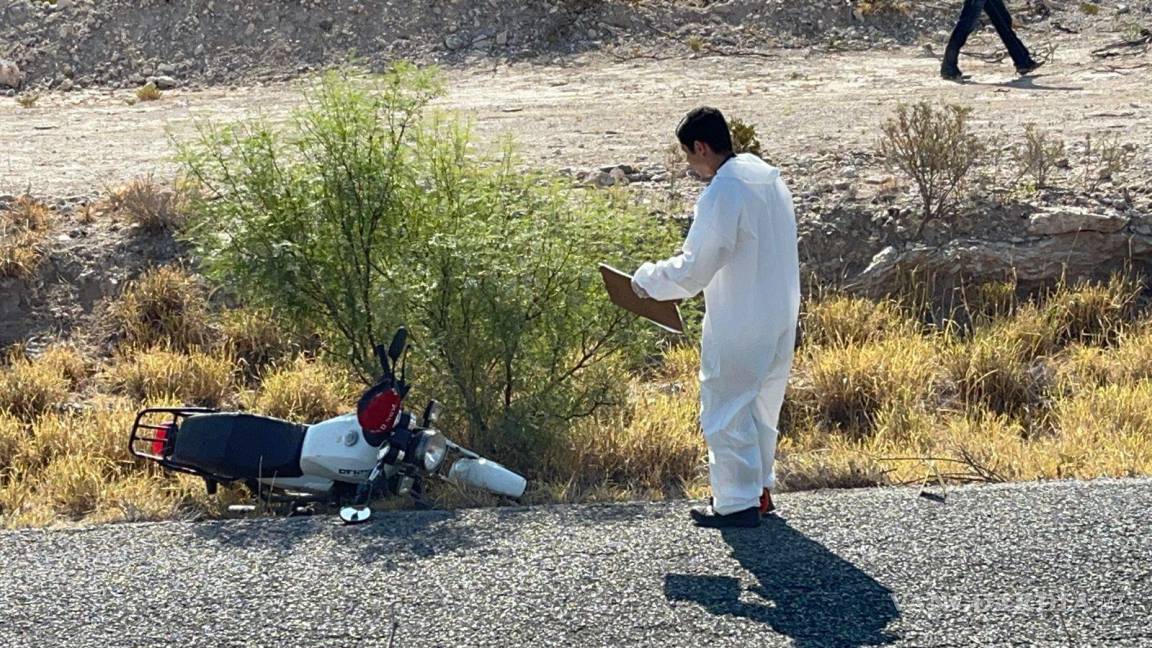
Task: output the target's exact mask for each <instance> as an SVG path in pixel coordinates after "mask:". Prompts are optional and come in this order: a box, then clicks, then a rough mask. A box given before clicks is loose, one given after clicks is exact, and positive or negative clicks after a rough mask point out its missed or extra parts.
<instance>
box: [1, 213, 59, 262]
mask: <svg viewBox="0 0 1152 648" xmlns="http://www.w3.org/2000/svg"><path fill="white" fill-rule="evenodd" d="M54 220H55V215H54V214H53V212H52V210H51V209H49V208H48V206H47V205H45V204H44V203H42V202H40V201H38V200H36V199H35V198H32V197H31V196H20V197H19V198H17V199H16V200H15V201H14V202H13V203H11V204H10V205H8V206H7V207H6V208H4V209H0V278H5V277H16V278H20V277H27V276H28V275H30V274H32V272H33V271H35V270H36V268H37V266H38V265H39V263H40V259H41V258H42V257H43V255H44V247H45V243H46V241H47V238H48V232H49V231H50V230H51V229H52V224H53V221H54Z"/></svg>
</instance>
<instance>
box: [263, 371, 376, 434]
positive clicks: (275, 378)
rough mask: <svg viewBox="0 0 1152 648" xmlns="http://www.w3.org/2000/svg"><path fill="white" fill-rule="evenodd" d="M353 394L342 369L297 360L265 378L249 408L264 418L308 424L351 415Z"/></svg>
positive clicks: (352, 384) (354, 387)
mask: <svg viewBox="0 0 1152 648" xmlns="http://www.w3.org/2000/svg"><path fill="white" fill-rule="evenodd" d="M357 393H358V387H357V386H356V385H355V384H354V383H353V381H352V379H351V377H350V376H349V375H348V373H347V372H345V371H343V370H342V369H339V368H337V367H334V366H332V365H329V364H326V363H323V362H317V361H310V360H304V359H298V360H296V361H295V362H293V363H291V364H288V365H285V366H283V367H280V368H279V369H277V370H275V371H273V372H271V373H270V374H269V375H268V376H267V377H265V378H264V382H263V384H262V385H261V386H260V389H259V390H258V391H257V392H256V394H255V395H254V396H253V398H252V399H251V402H250V406H251V408H252V409H253V410H255V411H257V412H260V413H263V414H267V415H268V416H275V417H278V418H283V419H291V420H296V421H300V422H308V423H311V422H315V421H320V420H323V419H326V418H330V417H332V416H336V415H338V414H345V413H347V412H350V411H352V406H353V404H354V399H355V397H356V395H357Z"/></svg>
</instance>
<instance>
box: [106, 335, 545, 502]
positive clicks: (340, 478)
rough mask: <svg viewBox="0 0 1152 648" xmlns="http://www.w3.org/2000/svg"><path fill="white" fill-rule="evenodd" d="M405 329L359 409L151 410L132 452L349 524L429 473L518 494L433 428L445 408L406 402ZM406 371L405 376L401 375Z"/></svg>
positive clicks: (506, 473)
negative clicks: (319, 509)
mask: <svg viewBox="0 0 1152 648" xmlns="http://www.w3.org/2000/svg"><path fill="white" fill-rule="evenodd" d="M407 339H408V334H407V331H406V330H405V329H403V328H401V329H400V330H398V331H397V332H396V335H395V336H394V337H393V338H392V343H391V344H390V345H389V347H388V349H387V351H385V349H384V348H383V347H382V346H377V347H376V349H375V351H376V356H377V358H378V359H379V361H380V366H381V368H382V369H383V376H382V378H381V379H380V381H379V382H377V383H376V384H375V385H373V386H372V387H370V388H369V389H368V390H367V391H365V392H364V394H363V396H361V398H360V400H359V402H358V403H357V407H356V412H355V413H350V414H345V415H342V416H337V417H335V418H332V419H328V420H326V421H321V422H319V423H315V424H312V425H304V424H300V423H294V422H291V421H285V420H281V419H277V418H272V417H269V416H260V415H256V414H249V413H245V412H221V411H218V410H213V409H206V408H199V407H151V408H146V409H143V410H141V411H140V412H139V413H137V415H136V421H135V423H134V424H133V426H132V433H131V436H130V439H129V442H128V445H129V450H130V452H131V453H132V454H133V455H134V456H136V457H140V458H143V459H147V460H151V461H155V462H156V463H158V464H160V465H161V466H163V467H164V468H166V469H168V470H172V471H176V472H182V473H188V474H192V475H197V476H199V477H202V478H203V479H204V483H205V487H206V488H207V490H208V493H209V494H215V493H216V490H217V487H218V485H219V484H231V483H234V482H240V483H242V484H245V485H246V486H247V487H248V488H249V489H250V490H251V491H252V492H253V493H254V494H255V495H256V496H257V497H259V498H261V499H262V500H263V501H265V502H267V503H273V502H279V503H285V504H289V505H290V506H291V507H292V509H293V510H295V508H296V507H297V506H298V505H301V504H308V503H315V502H321V503H330V504H334V505H337V506H340V507H341V508H340V518H341V519H342V520H343V521H344V522H345V523H348V524H358V523H361V522H366V521H367V520H368V519H369V518H370V517H371V515H372V511H371V509H370V508H369V504H370V503H371V502H372V501H373V500H374V499H376V498H377V497H380V496H384V495H391V494H395V495H410V496H413V497H415V498H417V499H419V498H420V497H421V495H422V493H423V491H424V484H425V481H426V480H427V479H429V478H436V479H442V480H445V481H447V482H451V483H454V484H457V485H460V486H470V487H474V488H479V489H483V490H486V491H489V492H491V493H495V494H498V495H504V496H507V497H510V498H518V497H520V496H521V495H523V493H524V488H525V486H526V485H527V483H526V481H525V479H524V478H523V477H521V476H520V475H518V474H516V473H515V472H513V471H511V470H509V469H507V468H505V467H504V466H501V465H500V464H498V463H496V462H494V461H490V460H488V459H485V458H484V457H481V456H480V455H478V454H476V453H474V452H472V451H470V450H467V449H465V448H462V447H460V446H458V445H456V444H455V443H453V442H451V441H449V440H448V438H447V437H445V436H444V434H443V433H442V432H441V431H440V430H438V429H436V427H435V425H436V421H437V418H438V417H439V414H440V409H441V408H440V405H439V403H437V402H436V401H431V402H429V403H428V406H427V407H426V408H425V409H424V412H423V415H422V416H420V417H419V418H417V417H416V416H415V415H414V414H412V413H411V412H408V411H405V410H404V408H403V402H404V398H405V397H406V396H407V395H408V391H409V389H410V385H409V384H408V382H407V380H406V374H407V371H406V368H407V362H406V361H404V362H403V363H402V359H403V358H405V357H406V352H407V349H408V344H407ZM396 367H401V370H400V374H399V375H397V374H396V372H395V370H394V369H395V368H396Z"/></svg>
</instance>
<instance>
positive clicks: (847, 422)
mask: <svg viewBox="0 0 1152 648" xmlns="http://www.w3.org/2000/svg"><path fill="white" fill-rule="evenodd" d="M938 347H939V342H938V340H936V339H934V338H930V337H923V336H919V335H914V336H905V337H901V338H890V339H887V340H883V341H880V342H873V343H866V344H863V345H859V346H849V347H839V348H827V349H821V348H819V347H816V348H811V349H803V350H802V353H801V354H800V355H799V356H798V358H797V361H796V365H795V367H794V371H793V380H792V382H791V389H790V390H789V391H790V393H789V400H790V402H789V417H788V420H789V421H790V422H791V423H792V424H793V425H794V426H804V425H812V426H815V427H818V428H821V429H828V430H836V431H839V432H840V433H842V434H845V435H847V436H849V437H864V436H868V435H869V434H870V433H871V430H872V427H873V421H874V418H875V416H876V414H878V413H879V412H880V411H881V410H882V409H884V408H885V407H890V406H900V407H918V406H922V405H924V404H926V403H928V402H930V401H931V399H932V398H933V396H934V394H935V388H936V386H937V384H938V382H939V376H940V370H939V359H938Z"/></svg>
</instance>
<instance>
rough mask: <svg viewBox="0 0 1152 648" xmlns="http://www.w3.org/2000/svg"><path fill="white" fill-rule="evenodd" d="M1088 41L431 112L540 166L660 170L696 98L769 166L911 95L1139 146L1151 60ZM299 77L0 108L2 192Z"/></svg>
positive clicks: (606, 72) (815, 60)
mask: <svg viewBox="0 0 1152 648" xmlns="http://www.w3.org/2000/svg"><path fill="white" fill-rule="evenodd" d="M984 44H985V45H993V44H994V43H988V42H985V43H984ZM1098 46H1100V44H1099V43H1083V42H1076V41H1069V42H1068V43H1064V44H1062V45H1061V46H1060V47H1059V48H1058V49H1057V51H1056V53H1055V57H1054V59H1053V60H1052V61H1050V62H1049V63H1048V64H1047V65H1046V66H1045V67H1044V68H1042V69H1041V70H1040V73H1038V74H1037V75H1036V76H1034V77H1031V78H1023V79H1017V78H1016V77H1015V75H1014V73H1013V69H1012V66H1011V63H1010V61H1007V60H1005V61H1002V62H999V63H991V62H988V61H986V60H983V59H980V58H974V57H969V58H966V59H965V60H964V61H962V62H963V63H964V68H965V71H966V72H968V73H970V74H972V75H973V78H972V80H971V82H969V83H965V84H954V83H949V82H946V81H942V80H940V79H939V78H938V77H937V75H936V72H937V69H938V65H939V63H938V59H936V58H935V57H933V56H931V55H929V54H927V53H925V52H924V51H923V50H919V49H914V48H904V49H900V50H894V51H888V52H878V51H870V52H858V53H841V54H826V53H821V54H812V53H809V52H804V51H798V50H787V51H775V52H770V53H769V55H768V56H759V57H741V58H731V57H724V58H721V57H703V58H693V59H685V58H677V59H667V60H655V59H636V60H630V61H628V60H619V59H613V58H609V57H606V56H604V55H594V56H588V57H585V58H583V59H578V60H575V61H572V62H571V63H570V64H567V65H564V66H538V65H530V64H515V65H512V66H499V65H496V66H484V67H475V66H473V67H468V68H458V69H450V70H447V72H446V76H447V78H446V81H447V87H448V89H449V90H448V95H447V96H446V97H445V98H444V99H442V100H441V101H440V102H439V105H441V106H442V107H445V108H450V109H456V110H460V111H462V112H463V113H464V114H466V115H467V116H469V117H470V118H471V119H473V120H474V122H475V132H476V134H477V136H478V139H479V141H481V142H493V143H495V142H496V141H498V140H499V139H500V136H501V135H502V134H504V133H511V134H512V135H513V136H514V137H515V139H516V141H517V142H518V146H519V150H520V151H521V152H522V154H523V157H524V158H525V160H526V161H527V162H528V163H530V164H532V165H534V166H538V167H540V168H544V169H560V168H564V167H572V168H585V167H594V166H601V165H607V164H636V163H638V162H639V163H645V162H647V163H648V164H649V165H658V164H659V163H660V161H661V159H662V151H663V150H664V148H665V147H666V146H667V145H668V144H669V143H670V142H671V141H672V131H673V129H674V128H675V125H676V123H677V121H678V119H679V117H680V116H681V115H682V114H683V113H684V112H685V111H686V110H688V109H690V108H692V107H694V106H696V105H699V104H713V105H717V106H720V107H722V108H723V109H724V110H725V111H726V112H727V113H728V114H729V115H730V116H738V117H740V118H742V119H744V120H745V121H749V122H751V123H753V124H755V125H756V126H757V130H758V133H759V137H760V140H761V141H762V142H763V143H764V145H765V152H766V153H767V154H768V155H769V156H770V157H771V158H773V159H774V160H780V161H785V160H787V159H789V158H790V157H794V156H797V155H802V154H804V153H808V152H820V151H836V150H844V151H855V150H868V149H871V148H872V146H873V145H874V143H875V140H876V137H877V133H878V129H879V125H880V124H881V123H882V121H883V120H884V119H885V118H886V117H887V116H888V115H890V114H891V113H892V111H893V109H894V107H895V105H896V104H897V102H900V101H916V100H920V99H927V100H933V101H947V102H951V103H958V104H961V105H965V106H970V107H972V108H973V109H974V113H973V117H972V119H973V124H974V126H975V128H976V129H977V130H978V131H982V132H985V133H988V134H995V133H1003V134H1005V135H1006V136H1018V134H1019V132H1020V131H1021V130H1022V129H1023V126H1024V125H1025V124H1027V123H1035V124H1037V125H1039V126H1042V127H1045V128H1049V129H1053V130H1058V131H1061V132H1062V133H1063V134H1064V136H1065V138H1066V139H1068V140H1071V141H1074V140H1075V139H1076V138H1082V137H1083V136H1084V134H1085V133H1089V132H1090V133H1093V134H1098V133H1102V132H1112V133H1115V134H1117V135H1119V136H1120V137H1122V138H1123V140H1124V141H1125V142H1131V143H1134V144H1137V145H1140V148H1141V149H1143V150H1145V151H1147V149H1148V148H1149V147H1147V146H1145V145H1146V144H1148V143H1149V140H1152V128H1150V122H1152V68H1150V67H1148V55H1146V54H1145V55H1143V56H1135V57H1124V58H1111V59H1107V60H1101V59H1098V58H1096V57H1094V56H1093V55H1092V49H1093V48H1095V47H1098ZM979 48H980V46H979V45H977V46H976V47H975V48H974V49H979ZM305 83H306V82H304V81H297V82H293V83H287V84H283V85H273V86H259V87H240V88H220V87H218V88H211V89H206V90H199V91H178V90H177V91H170V92H168V93H167V94H166V95H165V96H164V97H163V98H162V99H161V100H159V101H154V102H148V103H138V104H136V105H128V103H127V101H126V100H127V99H128V98H129V97H131V96H132V95H131V93H129V92H127V91H117V92H112V91H100V90H88V91H81V92H75V93H68V94H52V95H47V96H44V97H41V98H40V99H39V100H38V101H37V103H36V105H35V106H34V107H32V108H29V109H25V108H21V107H20V106H18V105H17V104H16V103H15V102H14V101H3V102H0V132H2V133H4V138H3V144H2V146H0V151H2V153H0V194H5V193H7V194H17V193H22V192H24V191H29V190H30V191H31V192H32V193H34V194H37V195H44V196H51V197H68V196H76V195H86V194H90V193H93V192H97V191H100V190H101V189H104V188H107V187H109V186H111V185H115V184H116V183H118V182H120V181H123V180H126V179H128V178H131V177H135V176H139V175H143V174H149V173H155V174H158V175H160V176H164V175H167V174H170V173H171V172H172V171H173V170H174V168H175V167H174V166H173V162H172V151H173V147H172V138H176V139H182V138H187V137H190V136H192V135H193V133H194V128H195V125H196V124H197V122H201V121H203V120H206V119H211V120H217V121H229V120H234V119H241V118H248V117H253V116H256V115H264V116H266V117H268V118H269V119H272V120H280V119H284V118H286V117H287V116H288V115H290V114H291V111H292V109H293V108H294V107H296V106H298V105H299V104H300V101H301V90H302V89H303V88H304V85H305Z"/></svg>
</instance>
